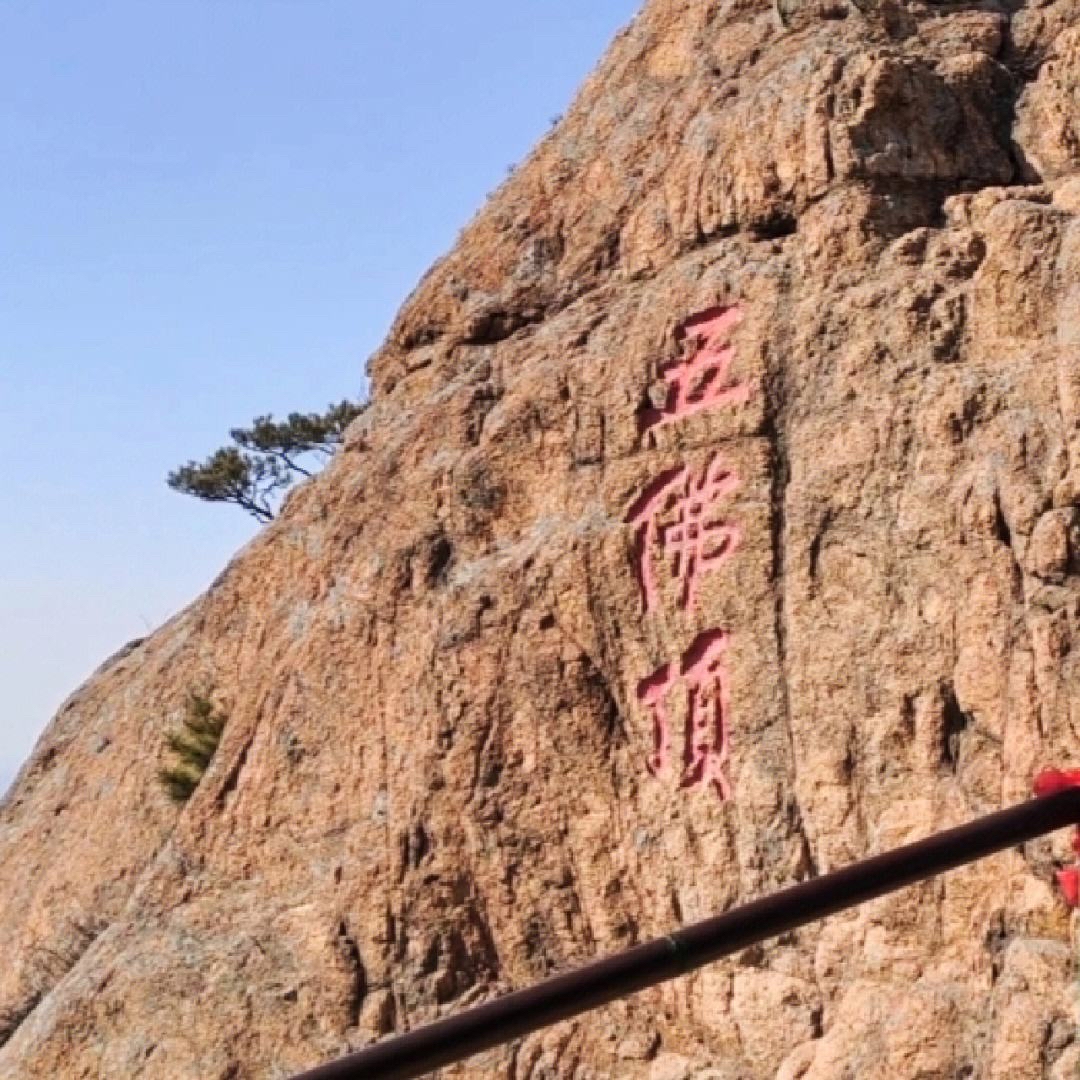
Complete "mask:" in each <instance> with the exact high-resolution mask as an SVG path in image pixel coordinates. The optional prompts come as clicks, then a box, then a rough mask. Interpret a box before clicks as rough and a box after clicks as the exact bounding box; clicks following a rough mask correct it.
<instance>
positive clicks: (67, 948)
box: [0, 917, 108, 1047]
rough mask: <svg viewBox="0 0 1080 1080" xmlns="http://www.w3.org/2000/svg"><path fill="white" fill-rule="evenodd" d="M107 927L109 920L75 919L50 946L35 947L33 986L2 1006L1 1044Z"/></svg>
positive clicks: (29, 964) (30, 968)
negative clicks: (12, 1001)
mask: <svg viewBox="0 0 1080 1080" xmlns="http://www.w3.org/2000/svg"><path fill="white" fill-rule="evenodd" d="M107 929H108V924H107V923H105V922H103V921H99V920H98V919H96V918H94V917H90V918H85V919H83V918H76V919H72V920H71V922H70V923H68V925H67V926H66V927H64V928H61V930H60V931H59V932H58V933H57V934H56V935H54V936H53V938H52V939H51V941H50V942H49V944H48V945H39V946H38V947H37V948H36V949H34V950H33V952H32V953H31V955H30V958H29V960H28V961H27V965H26V970H27V972H28V979H29V983H30V985H29V986H28V987H27V989H26V991H25V992H24V994H23V996H22V997H21V998H19V999H18V1000H17V1001H15V1002H14V1003H13V1004H11V1005H8V1006H7V1007H5V1008H2V1009H0V1047H2V1046H4V1044H5V1043H7V1042H9V1041H10V1040H11V1039H12V1037H13V1036H14V1035H15V1033H16V1032H17V1031H18V1030H19V1028H20V1027H21V1026H22V1025H23V1024H24V1023H25V1022H26V1021H27V1020H28V1019H29V1018H30V1016H31V1015H32V1014H33V1012H34V1010H35V1009H37V1007H38V1006H39V1005H40V1004H41V1003H42V1002H43V1001H44V1000H45V999H46V998H47V997H48V996H49V994H51V993H52V991H53V990H54V988H55V987H56V986H58V985H59V984H60V982H61V981H62V980H63V979H64V978H65V977H66V976H67V975H68V973H69V972H71V971H73V970H74V969H75V967H76V966H77V965H78V963H79V962H80V961H81V960H82V958H83V957H84V956H85V955H86V953H87V952H88V951H89V950H90V947H91V946H92V945H93V944H94V942H95V941H97V939H98V938H99V937H101V935H102V934H103V933H104V932H105V931H106V930H107Z"/></svg>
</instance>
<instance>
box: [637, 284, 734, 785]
mask: <svg viewBox="0 0 1080 1080" xmlns="http://www.w3.org/2000/svg"><path fill="white" fill-rule="evenodd" d="M742 317H743V315H742V309H741V308H740V307H739V306H738V305H733V306H730V307H716V308H710V309H709V310H708V311H704V312H701V313H700V314H698V315H694V316H691V317H690V318H689V319H687V320H686V321H685V322H684V323H683V324H682V326H681V327H680V329H679V338H680V340H681V342H682V343H683V347H684V354H683V356H682V357H681V358H680V359H678V360H676V361H674V362H673V363H670V364H667V365H665V366H664V367H663V368H661V371H660V374H661V376H662V377H663V379H664V383H665V386H666V398H665V401H664V404H663V406H661V407H650V408H648V409H647V410H645V411H644V412H643V413H642V416H641V428H642V430H643V431H647V430H649V429H650V428H654V427H662V426H664V425H667V424H671V423H674V422H676V421H678V420H683V419H685V418H686V417H689V416H693V415H695V414H697V413H700V412H704V411H705V410H707V409H716V408H725V407H736V406H739V405H743V404H745V403H746V402H747V401H748V400H749V398H750V386H749V384H747V383H740V382H732V381H730V368H731V364H732V361H733V360H734V358H735V352H734V347H733V346H732V344H731V342H730V340H729V336H730V333H731V331H732V329H733V328H734V327H736V326H737V325H738V324H739V323H740V322H741V321H742ZM739 485H740V480H739V476H738V474H737V473H736V472H735V470H734V469H733V468H731V467H730V466H729V465H728V464H727V462H726V460H725V458H724V456H723V455H722V454H720V453H717V454H714V455H713V457H712V458H711V459H710V460H709V461H708V462H707V463H706V464H705V465H704V466H703V467H701V468H700V469H698V470H696V471H695V470H693V469H691V468H690V467H689V466H687V465H678V466H676V467H674V468H671V469H668V470H666V471H665V472H663V473H661V474H660V475H659V476H658V477H656V479H655V480H653V481H652V482H651V483H649V484H648V485H646V487H645V489H644V491H642V492H641V494H640V495H639V496H638V497H637V498H636V499H635V500H634V502H633V504H632V505H631V506H630V509H629V510H628V511H627V513H626V517H625V521H626V523H627V524H628V525H633V526H634V527H635V534H634V565H635V571H636V574H637V579H638V585H639V587H640V589H641V598H642V606H643V608H644V613H645V616H646V617H648V616H649V615H651V614H653V613H655V612H656V611H658V610H659V609H660V607H661V605H662V592H663V590H662V588H661V585H660V582H659V581H658V573H667V574H669V575H670V576H671V578H672V579H673V580H674V581H675V582H677V584H678V593H677V600H676V603H677V604H678V606H679V608H680V610H682V611H684V612H686V613H688V614H692V613H693V612H694V611H695V610H696V607H697V600H698V586H699V583H700V580H701V578H702V576H703V575H704V574H707V573H712V572H716V571H718V570H719V569H720V568H721V567H722V566H723V565H724V564H725V563H726V562H728V561H729V560H730V559H732V558H733V557H734V556H735V554H736V553H737V552H738V550H739V546H740V544H741V542H742V535H743V534H742V529H741V527H740V526H739V524H738V522H736V521H733V520H731V518H730V517H729V516H728V511H727V506H726V504H727V503H728V501H729V500H730V498H731V496H732V495H733V494H734V493H735V492H736V491H737V490H738V488H739ZM731 643H732V634H731V631H730V630H728V629H724V628H719V627H717V628H714V629H711V630H706V631H704V632H703V633H701V634H699V635H698V636H697V638H695V640H694V641H693V642H692V643H691V644H690V646H689V647H688V648H687V649H686V651H685V652H684V653H683V654H682V655H681V656H679V657H678V658H676V659H672V660H669V661H668V662H667V663H665V664H662V665H661V666H660V667H659V668H657V670H656V671H654V672H653V673H652V674H651V675H648V676H646V677H645V678H643V679H642V680H641V681H640V682H639V683H638V688H637V696H638V701H639V702H640V703H641V705H642V706H643V707H644V708H645V709H646V710H647V712H648V713H649V716H650V717H651V720H652V730H653V749H652V753H651V754H650V755H649V758H648V762H647V767H648V770H649V772H650V773H651V774H652V775H653V776H655V777H658V778H661V777H664V776H665V775H667V773H668V772H669V764H670V760H671V756H672V739H673V737H672V719H671V718H672V709H673V708H677V709H678V710H679V715H682V716H683V717H684V718H685V719H684V725H683V751H682V759H683V760H682V771H681V774H680V777H679V786H680V787H682V788H702V787H711V788H712V789H713V790H714V791H715V792H716V794H717V795H718V796H719V797H720V798H721V800H727V799H730V798H731V797H732V788H731V782H730V780H729V779H728V777H727V774H726V767H727V764H728V760H729V758H730V750H731V743H730V731H731V704H730V693H729V686H728V676H727V671H726V670H725V667H724V656H725V653H727V652H728V650H729V649H730V647H731Z"/></svg>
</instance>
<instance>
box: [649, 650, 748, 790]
mask: <svg viewBox="0 0 1080 1080" xmlns="http://www.w3.org/2000/svg"><path fill="white" fill-rule="evenodd" d="M730 641H731V635H730V634H728V633H727V631H725V630H707V631H706V632H705V633H703V634H701V635H699V637H698V638H697V640H696V641H695V642H694V644H693V645H691V646H690V648H689V649H687V651H686V652H685V653H684V654H683V657H682V660H681V662H680V663H679V664H675V663H668V664H665V665H664V666H663V667H661V668H660V669H659V670H658V671H656V672H655V673H654V674H653V675H650V676H649V677H648V678H647V679H642V680H641V682H640V683H639V684H638V700H639V701H640V702H641V703H642V704H643V705H645V707H646V708H647V709H648V710H649V712H650V714H651V716H652V720H653V740H654V741H653V753H652V755H651V756H650V757H649V760H648V769H649V772H651V773H652V774H653V775H654V776H659V775H661V774H662V773H663V772H665V770H666V769H667V763H668V757H669V754H670V751H671V728H670V720H669V717H668V712H667V707H666V699H667V696H668V694H669V693H670V691H671V689H672V687H674V686H676V685H677V684H679V683H682V684H684V685H685V686H686V738H685V742H684V746H683V773H682V779H681V781H680V784H679V786H680V787H701V786H703V785H706V784H712V785H713V787H714V788H715V789H716V792H717V794H718V795H719V796H720V798H721V800H725V801H726V800H727V799H730V798H731V785H730V783H729V781H728V779H727V777H726V776H725V775H724V767H725V766H726V765H727V763H728V759H729V758H730V756H731V755H730V744H729V738H728V714H729V712H730V700H729V690H728V682H727V674H726V672H725V670H724V664H723V656H724V653H725V652H726V651H727V648H728V645H729V644H730Z"/></svg>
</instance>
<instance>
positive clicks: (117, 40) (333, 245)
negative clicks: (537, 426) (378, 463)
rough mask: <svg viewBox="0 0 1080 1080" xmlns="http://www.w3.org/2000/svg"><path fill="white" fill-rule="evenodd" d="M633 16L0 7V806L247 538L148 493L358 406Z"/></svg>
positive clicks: (411, 0)
mask: <svg viewBox="0 0 1080 1080" xmlns="http://www.w3.org/2000/svg"><path fill="white" fill-rule="evenodd" d="M637 7H638V0H588V2H587V3H583V2H582V0H525V2H522V3H516V4H506V3H496V2H494V0H462V2H460V3H455V4H451V3H447V2H446V0H396V3H393V4H384V3H379V4H375V3H365V2H359V0H182V2H181V0H96V2H95V3H92V4H88V3H85V2H84V0H49V2H48V3H42V2H41V0H5V2H4V3H3V5H2V6H0V149H2V155H3V162H4V167H3V169H2V170H0V243H2V249H0V250H2V252H3V258H2V260H0V455H2V457H3V461H4V462H5V464H6V470H5V477H4V479H5V483H4V492H3V507H4V514H3V522H2V527H0V685H2V686H3V688H4V701H5V710H4V712H5V715H4V716H3V717H0V791H2V790H3V789H4V788H6V787H7V784H8V782H9V781H10V780H11V778H12V777H13V776H14V773H15V771H16V769H17V768H18V766H19V764H20V763H21V762H22V760H23V759H24V758H25V757H26V755H27V754H28V753H29V751H30V749H31V747H32V745H33V742H34V740H35V739H36V737H37V736H38V734H39V733H40V731H41V729H42V728H43V727H44V725H45V724H46V722H47V721H48V719H49V717H50V715H51V714H52V712H53V711H54V710H55V708H56V706H57V705H59V703H60V702H61V701H62V700H63V698H65V697H66V696H67V695H68V694H69V693H70V692H71V691H72V690H74V689H75V687H76V686H77V685H78V684H79V683H80V682H81V681H82V680H83V679H84V678H85V677H86V676H87V675H88V674H89V673H90V672H91V671H92V670H93V668H94V667H96V666H97V664H98V663H99V662H100V661H101V660H103V659H104V658H105V657H106V656H107V655H108V654H109V653H111V652H112V651H114V650H115V649H117V648H118V647H119V646H121V645H123V644H124V642H126V641H127V640H129V639H130V638H132V637H136V636H140V635H143V634H145V633H146V632H147V631H148V630H149V629H150V628H151V627H153V626H156V625H158V624H159V623H160V622H162V621H163V620H164V619H165V618H167V617H168V616H169V615H171V614H173V613H174V612H176V611H177V610H179V609H180V608H181V607H182V606H183V605H185V604H186V603H187V602H188V601H190V600H191V599H193V598H194V597H195V596H196V595H197V594H198V593H199V592H200V591H201V590H202V589H203V588H204V587H205V586H206V585H207V584H208V583H209V581H210V580H211V579H212V578H213V576H214V575H215V574H216V573H217V571H218V570H219V569H220V568H221V566H222V565H223V564H224V563H225V561H226V560H227V559H228V557H229V556H230V554H232V553H233V552H234V551H235V550H236V549H237V548H238V547H239V546H241V545H242V544H243V543H244V542H245V541H246V540H247V539H248V538H249V537H250V536H251V535H252V534H253V532H254V530H255V528H256V527H257V526H255V524H254V522H253V521H251V520H250V519H249V518H247V517H246V516H245V515H243V513H242V512H241V511H240V510H237V509H235V508H231V507H224V506H210V505H205V504H202V503H198V502H196V501H194V500H192V499H190V498H186V497H183V496H181V495H178V494H175V493H174V492H171V491H170V490H169V489H168V488H167V487H166V486H165V484H164V481H163V478H164V475H165V473H166V472H168V470H169V469H170V468H172V467H173V466H174V465H176V464H179V463H181V462H183V461H186V460H188V459H189V458H192V457H202V456H204V455H205V454H207V453H209V452H210V451H211V450H213V449H214V448H215V447H217V446H219V445H220V444H221V443H222V442H223V441H224V440H225V438H226V437H227V433H228V429H229V428H230V427H233V426H236V425H237V424H241V423H244V422H246V421H248V420H250V419H251V418H252V417H253V416H255V415H257V414H260V413H265V412H274V413H278V414H281V413H284V412H286V411H289V410H292V409H301V410H307V409H319V408H322V407H323V406H325V405H326V404H327V403H328V402H329V401H331V400H339V399H340V398H342V397H356V396H359V395H360V394H361V393H362V391H363V387H364V380H363V367H364V362H365V360H366V358H367V356H368V355H369V354H370V353H371V352H372V351H373V350H374V349H375V348H376V347H377V345H378V344H379V342H380V340H381V339H382V337H383V336H384V335H385V333H386V330H387V328H388V326H389V323H390V320H391V319H392V317H393V315H394V312H395V311H396V309H397V307H398V306H399V305H400V303H401V302H402V300H403V299H404V298H405V296H406V295H407V293H408V292H409V291H410V290H411V288H412V287H413V286H414V285H415V283H416V281H417V279H418V278H419V276H420V275H421V274H422V273H423V271H424V270H425V269H426V268H427V267H428V266H429V265H430V263H431V262H432V261H433V260H434V259H435V258H436V257H438V256H439V255H440V254H441V253H443V252H444V251H445V250H446V249H447V248H448V247H450V246H451V245H452V243H453V241H454V238H455V236H456V235H457V232H458V230H459V229H460V228H461V227H462V226H463V225H464V224H465V223H466V222H467V221H468V220H469V218H470V217H471V216H472V214H473V213H474V212H475V210H476V209H477V208H478V207H479V206H480V205H481V204H482V203H483V201H484V199H485V197H486V195H487V193H488V192H490V191H491V190H493V189H494V188H495V187H497V186H498V184H499V183H501V182H502V180H503V179H504V178H505V176H506V172H507V167H508V166H510V165H511V164H513V163H516V162H518V161H520V160H521V159H522V158H523V157H524V156H525V155H526V153H527V152H528V150H529V148H530V147H531V146H532V145H533V144H534V143H535V142H536V141H537V139H538V138H539V137H540V136H541V135H542V134H543V133H544V131H545V130H546V129H547V127H548V125H549V123H550V121H551V118H552V117H553V116H555V115H557V114H558V113H560V112H562V111H563V109H565V107H566V105H567V104H568V103H569V101H570V99H571V97H572V96H573V93H574V90H575V88H576V87H577V86H578V85H579V84H580V82H581V81H582V79H583V78H584V77H585V75H586V74H587V73H588V72H589V71H590V70H591V69H592V67H593V66H594V64H595V62H596V61H597V60H598V59H599V57H600V55H601V53H602V52H603V50H604V48H605V47H606V45H607V44H608V42H609V41H610V39H611V38H612V37H613V35H614V33H615V31H616V30H617V29H618V28H619V27H620V26H622V25H625V24H626V22H628V21H629V19H630V18H631V17H632V16H633V14H634V12H635V10H636V8H637Z"/></svg>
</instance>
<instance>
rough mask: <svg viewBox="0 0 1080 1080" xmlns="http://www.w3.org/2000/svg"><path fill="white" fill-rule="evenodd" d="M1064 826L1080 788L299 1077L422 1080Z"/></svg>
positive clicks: (1074, 814)
mask: <svg viewBox="0 0 1080 1080" xmlns="http://www.w3.org/2000/svg"><path fill="white" fill-rule="evenodd" d="M1066 825H1080V788H1070V789H1067V790H1063V791H1059V792H1056V793H1054V794H1050V795H1045V796H1043V797H1041V798H1036V799H1031V800H1029V801H1028V802H1025V803H1021V804H1020V805H1019V806H1014V807H1011V808H1010V809H1008V810H1001V811H999V812H998V813H995V814H988V815H987V816H986V817H982V818H978V819H977V820H975V821H972V822H970V823H969V824H967V825H961V826H960V827H958V828H955V829H949V830H948V831H946V832H941V833H936V834H935V835H933V836H930V837H928V838H927V839H925V840H920V841H918V842H916V843H913V844H908V845H906V846H904V847H901V848H897V849H895V850H894V851H890V852H887V853H886V854H884V855H877V856H875V857H874V858H870V859H864V860H863V861H861V862H857V863H854V864H852V865H851V866H848V867H845V868H844V869H843V870H837V871H835V872H834V873H831V874H824V875H822V876H821V877H817V878H813V879H812V880H810V881H804V882H802V883H801V884H799V885H794V886H792V887H791V888H788V889H784V890H782V891H781V892H777V893H773V894H772V895H770V896H766V897H763V898H762V899H760V900H755V901H753V902H752V903H749V904H744V905H743V906H741V907H737V908H735V909H734V910H732V911H729V912H727V913H725V914H724V915H719V916H716V917H715V918H712V919H706V920H705V921H704V922H699V923H695V924H694V925H692V926H687V927H685V928H684V929H682V930H677V931H675V932H674V933H671V934H668V935H667V936H665V937H661V938H656V939H655V940H653V941H649V942H647V943H645V944H643V945H638V946H635V947H634V948H631V949H628V950H627V951H626V952H622V953H618V954H616V955H614V956H611V957H608V958H607V959H605V960H599V961H597V962H595V963H592V964H588V965H586V966H585V967H582V968H579V969H577V970H576V971H570V972H568V973H566V974H565V975H559V976H556V977H555V978H552V979H548V980H546V981H545V982H542V983H539V984H537V985H536V986H532V987H529V988H528V989H525V990H519V991H517V992H516V993H512V994H508V995H506V996H505V997H502V998H497V999H496V1000H494V1001H490V1002H487V1003H485V1004H483V1005H478V1006H476V1007H475V1008H472V1009H468V1010H466V1011H465V1012H462V1013H458V1014H456V1015H453V1016H448V1017H446V1018H445V1019H442V1020H438V1021H436V1022H435V1023H432V1024H428V1025H427V1026H426V1027H421V1028H417V1030H415V1031H410V1032H408V1033H406V1034H404V1035H399V1036H397V1037H396V1038H389V1039H386V1040H384V1041H383V1042H379V1043H375V1044H374V1045H372V1046H369V1047H367V1048H366V1049H364V1050H361V1051H359V1052H358V1053H356V1054H352V1055H350V1056H348V1057H345V1058H341V1059H340V1060H338V1061H334V1062H331V1063H330V1064H327V1065H322V1066H319V1067H318V1068H315V1069H312V1070H310V1071H309V1072H305V1073H302V1074H300V1075H298V1076H297V1077H295V1078H294V1080H414V1078H416V1077H421V1076H424V1075H425V1074H427V1073H429V1072H431V1071H432V1070H434V1069H438V1068H441V1067H442V1066H444V1065H450V1064H452V1063H454V1062H458V1061H461V1060H463V1059H465V1058H468V1057H471V1056H472V1055H473V1054H478V1053H480V1052H481V1051H484V1050H490V1049H492V1048H493V1047H496V1046H499V1045H501V1044H503V1043H507V1042H511V1041H512V1040H514V1039H518V1038H520V1037H521V1036H523V1035H528V1034H529V1033H530V1032H534V1031H537V1030H538V1029H540V1028H543V1027H547V1026H548V1025H549V1024H554V1023H557V1022H558V1021H560V1020H567V1019H569V1018H570V1017H573V1016H578V1015H580V1014H581V1013H584V1012H587V1011H588V1010H590V1009H595V1008H597V1007H598V1006H600V1005H606V1004H608V1003H610V1002H612V1001H614V1000H615V999H617V998H620V997H624V996H626V995H627V994H633V993H635V992H636V991H638V990H644V989H645V988H646V987H649V986H653V985H655V984H656V983H660V982H664V981H665V980H667V979H673V978H675V977H677V976H679V975H683V974H685V973H686V972H688V971H693V970H694V969H695V968H699V967H701V966H703V965H704V964H708V963H710V962H712V961H713V960H717V959H719V958H720V957H722V956H728V955H730V954H731V953H733V952H737V951H738V950H740V949H745V948H746V947H747V946H748V945H753V944H756V943H757V942H760V941H765V940H766V939H768V938H773V937H776V936H777V935H779V934H784V933H786V932H787V931H789V930H794V929H795V928H797V927H800V926H805V925H806V924H807V923H810V922H815V921H816V920H818V919H823V918H825V917H826V916H828V915H833V914H835V913H836V912H838V911H843V910H844V909H845V908H850V907H854V906H855V905H857V904H863V903H865V902H866V901H867V900H873V899H874V898H875V897H878V896H883V895H885V894H886V893H890V892H893V891H895V890H896V889H901V888H903V887H904V886H905V885H912V884H914V883H915V882H918V881H923V880H925V879H926V878H930V877H934V876H935V875H937V874H941V873H944V872H945V871H946V870H953V869H955V868H956V867H958V866H963V865H964V864H966V863H970V862H974V861H975V860H976V859H981V858H984V857H985V856H987V855H992V854H994V853H995V852H998V851H1002V850H1004V849H1005V848H1009V847H1012V846H1014V845H1016V844H1022V843H1023V842H1024V841H1026V840H1033V839H1035V838H1036V837H1038V836H1042V835H1043V834H1044V833H1048V832H1052V831H1053V830H1054V829H1060V828H1063V827H1064V826H1066Z"/></svg>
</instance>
